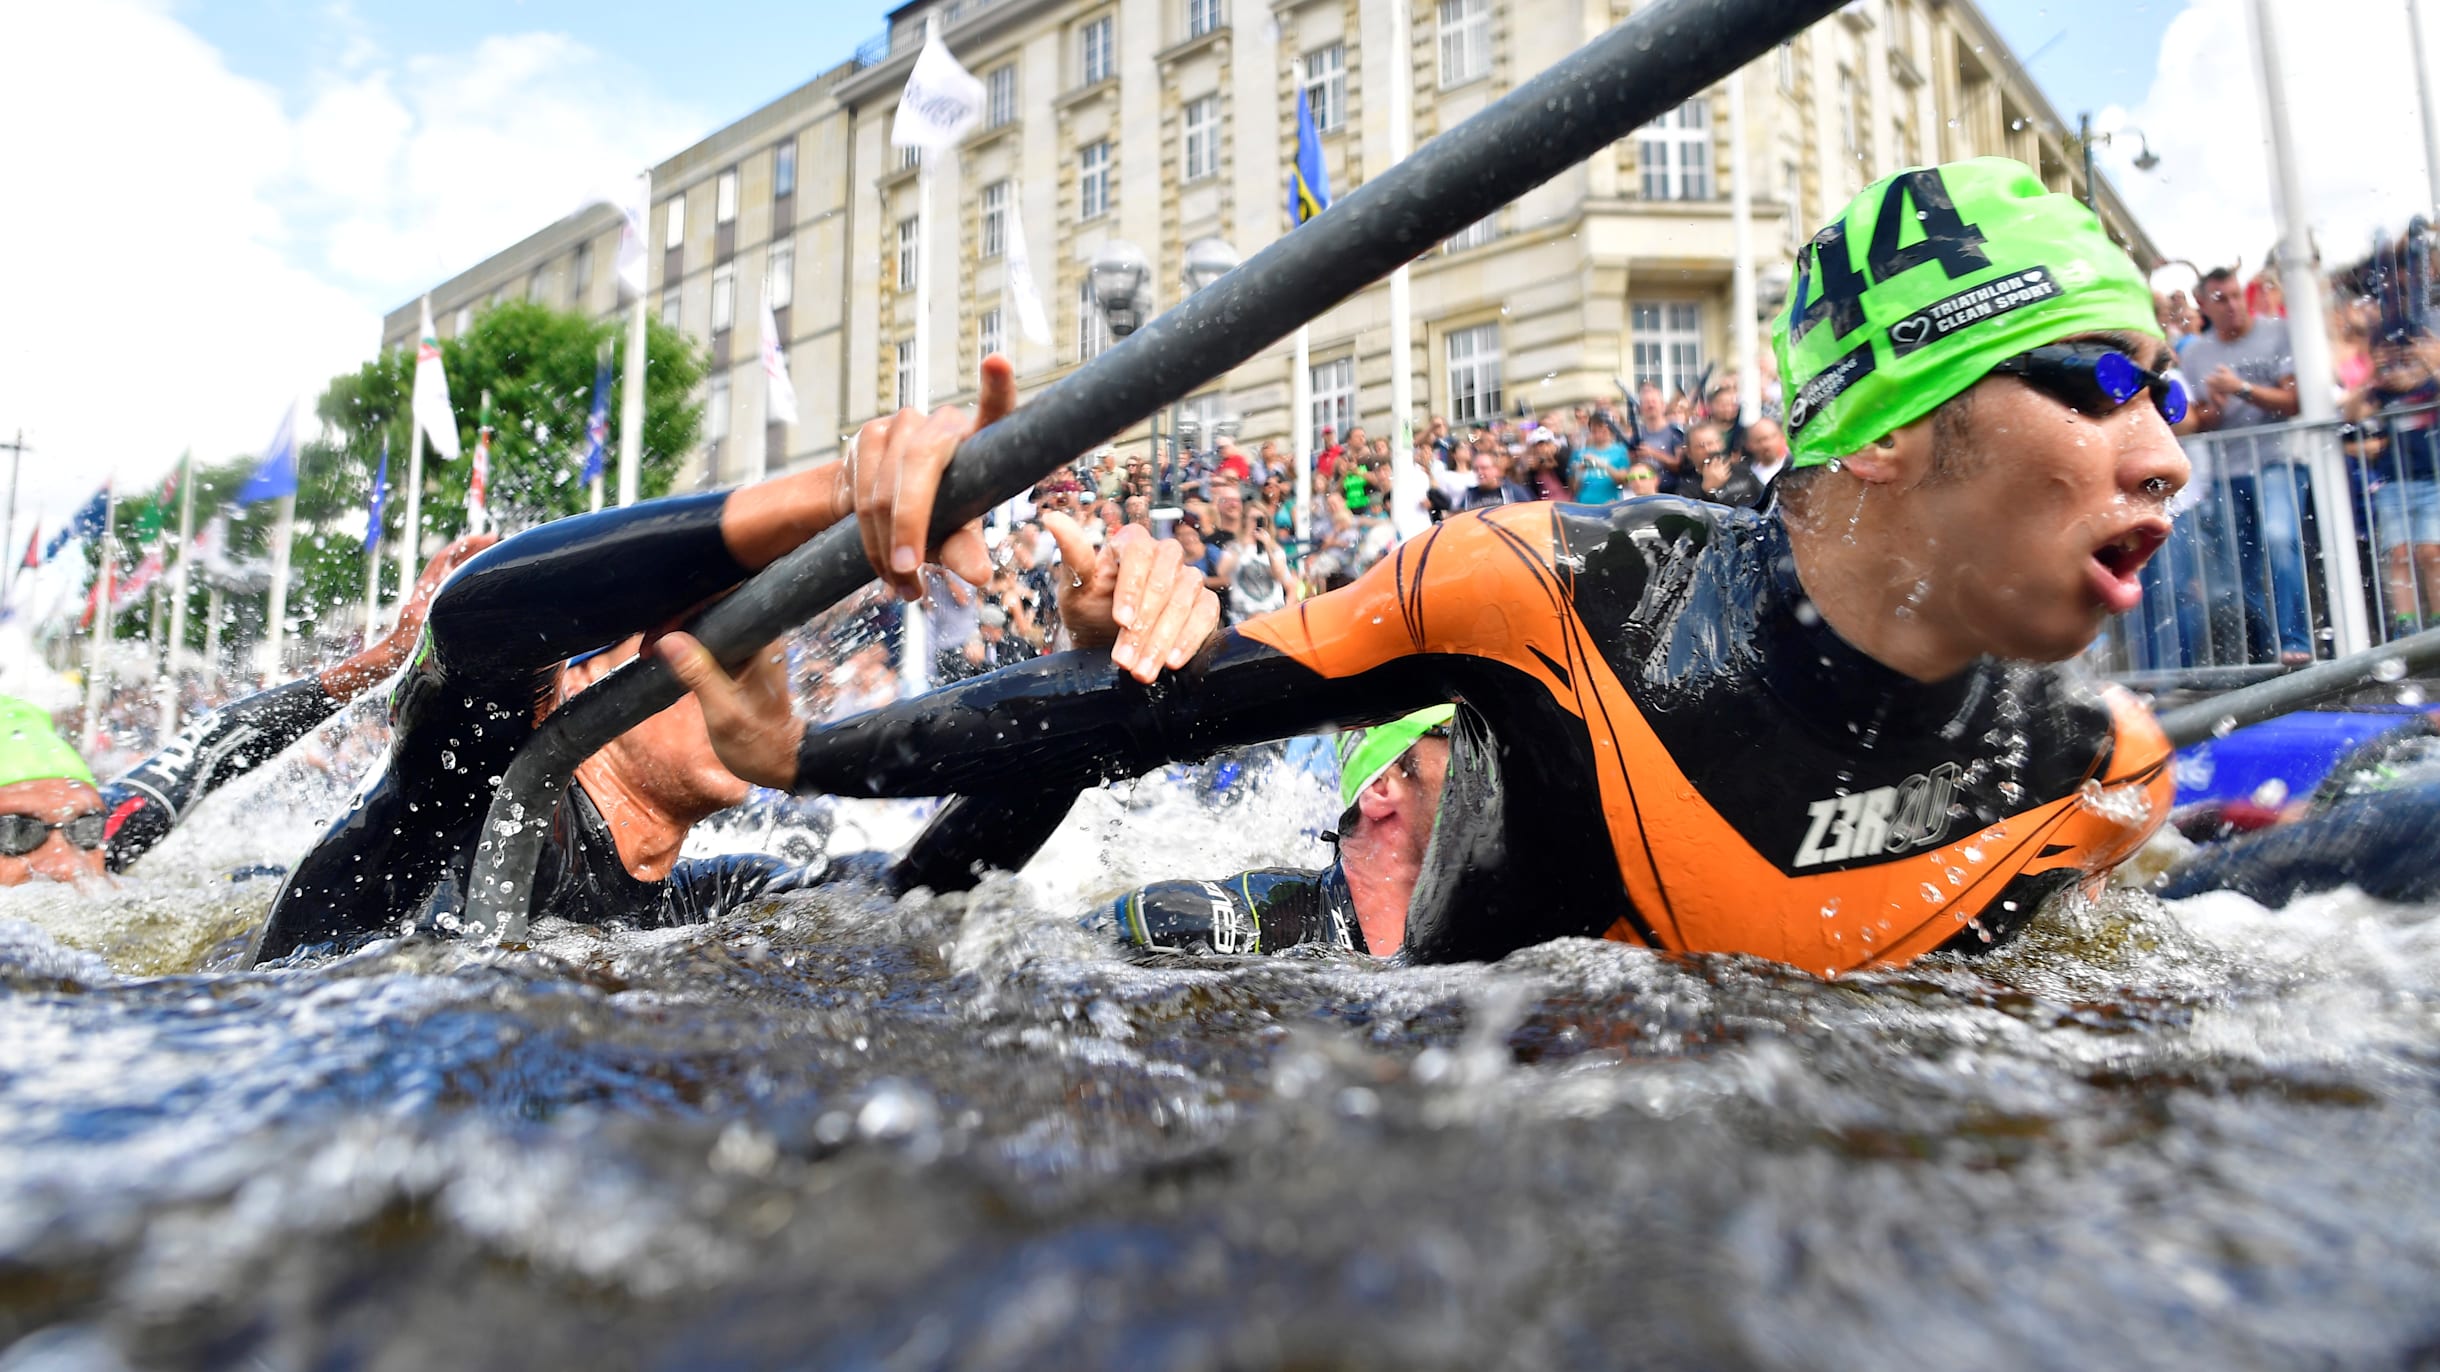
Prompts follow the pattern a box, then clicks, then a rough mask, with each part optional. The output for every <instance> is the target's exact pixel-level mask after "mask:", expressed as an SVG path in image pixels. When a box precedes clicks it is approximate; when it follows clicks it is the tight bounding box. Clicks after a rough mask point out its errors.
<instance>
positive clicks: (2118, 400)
mask: <svg viewBox="0 0 2440 1372" xmlns="http://www.w3.org/2000/svg"><path fill="white" fill-rule="evenodd" d="M1991 370H1992V371H1994V372H1998V373H2001V374H2002V375H2006V376H2013V377H2017V378H2019V379H2020V380H2022V381H2023V382H2024V383H2025V384H2026V385H2028V386H2031V387H2033V388H2034V389H2035V390H2037V391H2040V392H2041V393H2042V394H2044V395H2046V396H2049V397H2050V398H2051V399H2053V400H2056V401H2058V402H2059V403H2060V404H2062V405H2065V406H2067V407H2068V408H2069V409H2072V410H2074V411H2075V412H2076V413H2078V414H2081V415H2085V416H2088V417H2090V418H2093V419H2099V418H2101V417H2102V416H2104V415H2107V414H2109V413H2110V412H2112V411H2114V410H2116V409H2117V408H2118V407H2119V406H2121V405H2124V404H2125V403H2127V402H2128V401H2130V400H2133V399H2134V398H2135V397H2136V396H2137V395H2139V394H2141V393H2142V392H2144V391H2150V392H2151V393H2152V408H2154V409H2156V410H2158V411H2160V417H2161V418H2162V419H2163V420H2164V421H2166V422H2168V423H2171V424H2175V423H2178V422H2179V421H2181V420H2183V419H2184V418H2185V417H2186V383H2185V382H2183V381H2180V380H2178V379H2177V378H2176V377H2173V376H2171V375H2169V374H2168V373H2166V372H2156V371H2152V370H2150V369H2148V368H2146V367H2144V366H2143V365H2142V364H2140V363H2138V362H2137V361H2136V360H2135V359H2134V358H2131V357H2129V356H2127V355H2126V354H2125V353H2124V352H2122V351H2120V350H2119V349H2117V348H2114V347H2111V346H2110V345H2109V344H2107V343H2053V344H2050V345H2049V346H2047V347H2041V348H2035V349H2033V350H2031V351H2029V352H2021V353H2018V354H2017V355H2016V356H2014V357H2010V358H2003V359H2001V360H2000V361H1999V362H1997V363H1995V364H1993V366H1992V368H1991Z"/></svg>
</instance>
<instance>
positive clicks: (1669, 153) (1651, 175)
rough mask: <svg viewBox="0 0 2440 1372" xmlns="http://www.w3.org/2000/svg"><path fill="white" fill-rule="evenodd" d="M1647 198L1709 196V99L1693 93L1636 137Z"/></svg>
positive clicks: (1700, 197) (1698, 198)
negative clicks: (1687, 99) (1684, 101)
mask: <svg viewBox="0 0 2440 1372" xmlns="http://www.w3.org/2000/svg"><path fill="white" fill-rule="evenodd" d="M1635 155H1636V160H1637V161H1638V162H1639V163H1641V164H1642V167H1643V173H1644V199H1646V200H1709V199H1711V102H1710V101H1709V100H1707V99H1705V98H1704V97H1702V96H1699V95H1698V96H1696V97H1695V98H1694V99H1692V100H1689V101H1687V102H1686V103H1685V104H1683V105H1680V106H1678V107H1677V108H1676V109H1674V110H1671V111H1669V112H1668V113H1667V114H1664V115H1662V116H1661V117H1660V118H1658V119H1655V120H1653V121H1652V122H1651V123H1649V124H1646V125H1645V126H1644V128H1643V132H1642V133H1640V134H1638V135H1637V136H1636V143H1635Z"/></svg>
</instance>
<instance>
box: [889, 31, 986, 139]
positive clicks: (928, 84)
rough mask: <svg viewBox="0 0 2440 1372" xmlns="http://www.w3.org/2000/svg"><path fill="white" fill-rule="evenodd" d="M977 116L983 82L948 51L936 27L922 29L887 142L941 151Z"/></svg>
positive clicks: (979, 115) (977, 119)
mask: <svg viewBox="0 0 2440 1372" xmlns="http://www.w3.org/2000/svg"><path fill="white" fill-rule="evenodd" d="M982 118H983V83H982V82H981V81H979V80H976V79H975V75H974V73H973V72H970V71H968V70H966V69H965V68H964V67H961V66H959V65H958V64H957V59H956V58H954V57H951V56H950V55H949V49H948V46H947V45H946V44H944V43H942V42H941V41H940V34H939V33H938V31H934V32H932V33H930V34H927V35H926V36H925V38H924V45H923V51H921V52H919V53H917V54H915V66H914V68H913V69H912V70H910V71H908V72H907V88H906V90H905V92H904V93H902V94H901V95H900V96H899V97H898V118H897V120H896V121H895V122H893V123H892V124H891V125H890V145H891V146H892V147H898V148H909V147H912V148H922V149H925V150H926V151H930V152H945V151H947V150H948V149H950V148H954V147H956V146H957V140H959V139H961V138H963V137H965V136H966V131H967V130H968V129H971V128H973V127H974V126H975V125H976V124H978V123H981V122H982Z"/></svg>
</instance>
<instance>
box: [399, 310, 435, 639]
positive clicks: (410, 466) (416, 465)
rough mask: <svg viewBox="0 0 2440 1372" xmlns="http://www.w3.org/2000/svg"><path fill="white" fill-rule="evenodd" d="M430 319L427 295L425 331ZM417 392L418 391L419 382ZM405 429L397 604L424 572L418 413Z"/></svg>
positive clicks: (421, 436) (419, 361)
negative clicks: (408, 432) (409, 436)
mask: <svg viewBox="0 0 2440 1372" xmlns="http://www.w3.org/2000/svg"><path fill="white" fill-rule="evenodd" d="M431 319H432V297H431V296H428V295H427V296H425V297H424V321H425V327H426V328H427V329H429V328H430V325H431ZM421 349H422V344H421V343H420V342H419V343H418V344H417V350H418V352H419V354H420V352H421ZM423 365H424V364H423V359H422V358H421V356H420V355H419V356H418V357H417V359H416V363H415V369H416V373H417V376H418V377H419V378H420V377H421V375H422V372H423ZM417 388H418V389H419V390H420V389H421V383H420V380H419V382H418V387H417ZM407 427H408V428H410V429H412V430H413V431H414V433H415V441H414V442H413V443H411V444H409V445H408V447H407V512H406V520H405V522H404V523H402V524H400V525H399V527H398V598H399V599H400V600H404V599H406V598H407V593H408V592H409V591H410V590H411V589H413V587H414V585H415V578H416V577H417V576H418V575H420V574H421V573H422V571H423V568H421V567H418V566H416V565H415V564H416V559H417V558H418V557H420V556H421V555H422V551H423V539H422V538H421V537H419V535H420V534H421V533H422V531H423V527H424V524H423V520H424V421H423V416H422V415H421V414H420V413H418V414H416V416H415V417H414V419H413V421H412V422H410V423H409V424H408V425H407Z"/></svg>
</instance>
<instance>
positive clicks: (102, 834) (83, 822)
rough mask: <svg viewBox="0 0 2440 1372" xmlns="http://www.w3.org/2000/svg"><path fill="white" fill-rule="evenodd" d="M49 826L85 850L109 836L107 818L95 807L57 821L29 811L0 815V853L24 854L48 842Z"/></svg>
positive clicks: (99, 844) (9, 854)
mask: <svg viewBox="0 0 2440 1372" xmlns="http://www.w3.org/2000/svg"><path fill="white" fill-rule="evenodd" d="M53 830H58V831H59V832H61V833H64V834H66V835H67V836H68V842H70V843H73V844H75V845H76V846H77V847H79V848H83V849H86V850H88V851H90V850H92V849H95V848H99V847H101V846H102V845H103V844H104V843H106V842H108V841H109V839H110V832H109V830H110V821H109V818H108V817H107V816H105V815H104V814H103V813H102V812H101V811H99V810H94V811H91V812H89V813H86V814H81V815H78V816H77V817H76V818H74V819H71V820H66V821H63V822H61V823H58V824H52V823H48V822H46V821H44V820H39V819H36V818H34V817H33V816H32V815H0V857H24V856H25V855H26V854H28V853H30V852H33V851H34V850H35V849H37V848H40V847H41V846H42V845H43V844H45V843H48V842H50V840H51V832H52V831H53Z"/></svg>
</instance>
